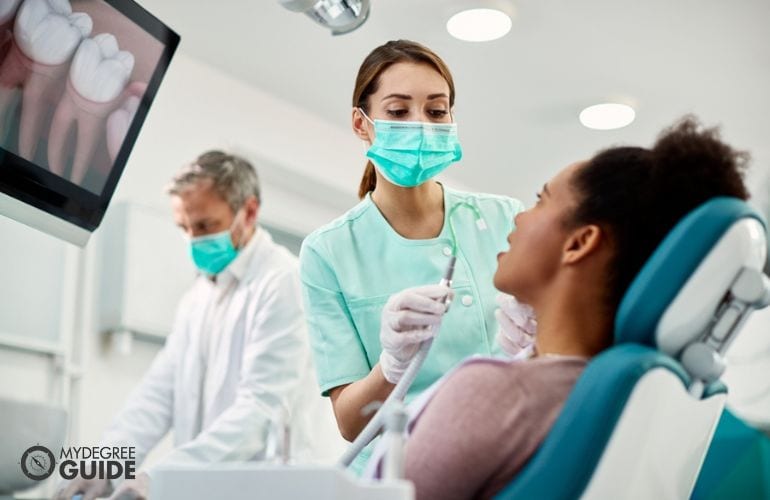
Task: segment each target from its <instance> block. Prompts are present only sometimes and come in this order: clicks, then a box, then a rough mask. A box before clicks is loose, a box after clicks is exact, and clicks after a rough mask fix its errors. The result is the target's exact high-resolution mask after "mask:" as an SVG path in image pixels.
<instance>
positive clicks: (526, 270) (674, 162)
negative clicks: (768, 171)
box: [494, 117, 748, 353]
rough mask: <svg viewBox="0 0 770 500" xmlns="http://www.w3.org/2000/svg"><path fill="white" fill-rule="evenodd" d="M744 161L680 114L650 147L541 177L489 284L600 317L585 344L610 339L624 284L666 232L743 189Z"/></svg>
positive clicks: (550, 310)
mask: <svg viewBox="0 0 770 500" xmlns="http://www.w3.org/2000/svg"><path fill="white" fill-rule="evenodd" d="M747 160H748V156H747V155H746V154H745V153H742V152H738V151H735V150H734V149H732V148H731V147H730V146H729V145H727V144H725V143H724V142H722V141H721V139H720V137H719V134H718V131H717V130H716V129H703V128H702V127H701V126H700V125H699V124H698V122H697V121H696V120H695V119H694V118H691V117H687V118H685V119H683V120H682V121H680V122H679V123H677V124H675V125H674V126H673V127H671V128H669V129H667V130H665V131H664V132H663V133H662V134H661V135H660V136H659V138H658V140H657V142H656V143H655V145H654V146H653V147H652V148H651V149H646V148H639V147H615V148H610V149H607V150H604V151H602V152H600V153H598V154H596V155H595V156H594V157H593V158H591V159H589V160H587V161H582V162H578V163H575V164H572V165H570V166H568V167H566V168H565V169H563V170H562V171H561V172H559V173H558V174H557V175H556V176H555V177H554V178H552V179H551V180H549V181H548V182H547V183H546V184H545V185H544V186H543V188H542V190H541V192H540V193H538V201H537V203H536V205H535V206H534V207H533V208H531V209H530V210H527V211H525V212H522V213H520V214H519V215H517V216H516V219H515V222H516V230H515V231H514V232H512V233H511V234H510V235H509V237H508V242H509V245H510V247H509V249H508V251H506V252H503V253H501V254H500V255H499V256H498V269H497V272H496V274H495V278H494V283H495V286H496V287H497V288H498V289H499V290H501V291H504V292H507V293H510V294H513V295H515V296H516V297H517V298H518V299H519V300H521V301H523V302H526V303H529V304H531V305H532V306H533V307H534V309H535V312H536V314H537V316H538V325H539V331H538V335H540V333H541V330H542V329H540V325H542V323H543V320H545V321H548V320H551V319H553V318H544V317H543V315H549V314H555V313H556V312H557V311H556V309H559V310H560V313H561V314H573V313H575V314H582V315H585V316H586V317H587V318H594V322H595V323H600V324H601V325H602V329H601V330H602V332H601V335H600V336H599V337H595V338H593V339H587V341H588V342H589V344H590V351H592V353H595V352H598V350H601V348H603V347H606V345H607V344H609V343H610V342H611V338H612V337H611V334H612V326H611V325H612V324H613V322H614V316H615V311H616V309H617V307H618V305H619V303H620V301H621V299H622V297H623V294H624V293H625V290H626V289H627V288H628V286H629V285H630V284H631V282H632V281H633V279H634V277H635V276H636V275H637V274H638V272H639V271H640V270H641V268H642V266H643V265H644V263H645V262H646V261H647V259H648V258H649V257H650V255H651V254H652V252H653V251H654V250H655V248H656V247H657V246H658V245H659V244H660V242H661V241H662V240H663V238H665V236H666V234H667V233H668V232H669V231H670V230H671V229H672V228H673V227H674V226H675V225H676V224H677V222H678V221H679V220H681V219H682V218H683V217H684V216H685V215H686V214H688V213H689V212H691V211H692V210H694V209H695V208H696V207H698V206H699V205H701V204H702V203H704V202H706V201H707V200H709V199H711V198H713V197H717V196H732V197H737V198H741V199H747V198H748V192H747V190H746V187H745V186H744V183H743V173H744V170H745V166H746V163H747Z"/></svg>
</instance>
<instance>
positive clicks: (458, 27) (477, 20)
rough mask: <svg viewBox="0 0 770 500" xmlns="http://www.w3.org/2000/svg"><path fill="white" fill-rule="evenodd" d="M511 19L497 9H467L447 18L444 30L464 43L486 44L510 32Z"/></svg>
mask: <svg viewBox="0 0 770 500" xmlns="http://www.w3.org/2000/svg"><path fill="white" fill-rule="evenodd" d="M511 24H512V22H511V18H510V17H509V16H508V14H506V13H505V12H503V11H500V10H497V9H468V10H464V11H462V12H458V13H457V14H455V15H453V16H452V17H451V18H449V21H447V23H446V29H447V31H448V32H449V34H450V35H452V36H453V37H455V38H457V39H459V40H463V41H466V42H488V41H490V40H495V39H497V38H500V37H503V36H505V35H506V34H507V33H508V32H509V31H511Z"/></svg>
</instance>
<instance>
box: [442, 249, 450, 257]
mask: <svg viewBox="0 0 770 500" xmlns="http://www.w3.org/2000/svg"><path fill="white" fill-rule="evenodd" d="M442 252H444V255H446V256H447V257H449V256H450V255H452V249H451V248H449V247H444V249H443V250H442Z"/></svg>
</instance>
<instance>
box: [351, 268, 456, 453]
mask: <svg viewBox="0 0 770 500" xmlns="http://www.w3.org/2000/svg"><path fill="white" fill-rule="evenodd" d="M456 261H457V257H455V256H454V255H452V256H451V257H450V258H449V264H448V265H447V268H446V270H445V271H444V276H443V277H442V278H441V281H439V284H440V285H444V286H446V287H448V288H449V287H451V286H452V276H453V275H454V272H455V262H456ZM441 302H442V303H444V304H446V308H447V309H449V305H450V304H451V300H450V299H449V295H448V294H447V295H445V296H444V297H443V298H442V299H441ZM433 328H436V329H438V326H435V327H433ZM434 337H435V335H433V336H432V337H431V338H429V339H427V340H424V341H422V343H421V344H420V348H419V350H418V351H417V354H415V355H414V358H412V361H411V363H409V366H408V367H407V368H406V371H404V375H403V376H402V377H401V380H399V381H398V383H397V384H396V387H395V388H394V389H393V392H391V393H390V395H389V396H388V397H387V399H386V400H385V402H384V403H383V404H382V406H381V407H380V409H379V410H377V413H375V414H374V416H373V417H372V419H371V420H370V421H369V423H368V424H366V427H364V429H363V430H362V431H361V432H360V433H359V434H358V436H357V437H356V439H355V440H354V441H353V442H352V443H351V444H350V446H349V447H348V449H347V450H346V451H345V454H344V455H342V458H340V460H339V464H340V465H341V466H343V467H347V466H349V465H350V464H351V463H352V462H353V460H354V459H355V458H356V456H357V455H358V454H359V453H361V450H363V449H364V448H365V447H366V445H368V444H369V443H370V442H372V440H373V439H374V438H375V437H377V434H379V432H380V431H381V430H382V426H383V424H384V418H385V415H386V412H387V411H388V410H387V409H388V407H389V405H390V404H392V403H393V402H394V401H403V400H404V396H406V393H407V391H408V390H409V388H410V387H411V386H412V383H413V382H414V379H415V378H416V377H417V373H418V372H419V371H420V368H422V365H423V363H424V362H425V358H427V357H428V351H430V346H431V345H433V338H434Z"/></svg>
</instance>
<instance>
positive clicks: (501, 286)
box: [494, 162, 583, 304]
mask: <svg viewBox="0 0 770 500" xmlns="http://www.w3.org/2000/svg"><path fill="white" fill-rule="evenodd" d="M582 165H583V162H580V163H575V164H572V165H570V166H568V167H567V168H565V169H563V170H562V171H561V172H559V173H558V174H557V175H556V176H555V177H554V178H553V179H551V180H550V181H548V182H547V183H546V184H545V185H544V186H543V189H542V191H541V192H540V193H539V199H538V202H537V203H536V204H535V206H534V207H532V208H530V209H529V210H526V211H524V212H521V213H519V214H518V215H517V216H516V218H515V219H514V221H515V223H516V230H515V231H513V232H512V233H511V234H509V235H508V244H509V245H510V248H509V249H508V251H506V252H501V253H499V254H498V256H497V262H498V264H497V272H495V277H494V284H495V287H496V288H497V289H498V290H500V291H501V292H505V293H509V294H511V295H515V296H516V297H517V298H518V299H519V300H520V301H522V302H526V303H530V304H534V303H536V301H537V298H538V294H539V291H540V290H543V289H545V287H546V286H547V285H548V284H549V283H551V282H552V281H553V280H554V278H555V277H556V276H557V274H558V273H559V272H560V269H561V268H562V267H561V259H562V253H563V250H564V248H565V245H566V241H567V237H568V235H569V232H570V231H569V229H570V228H569V227H568V226H567V225H566V224H565V221H567V220H568V217H569V215H570V214H571V213H572V210H574V207H575V206H576V204H577V197H576V194H575V193H574V192H573V188H572V183H571V178H572V176H573V175H574V173H575V171H576V170H577V169H579V168H581V167H582Z"/></svg>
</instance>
